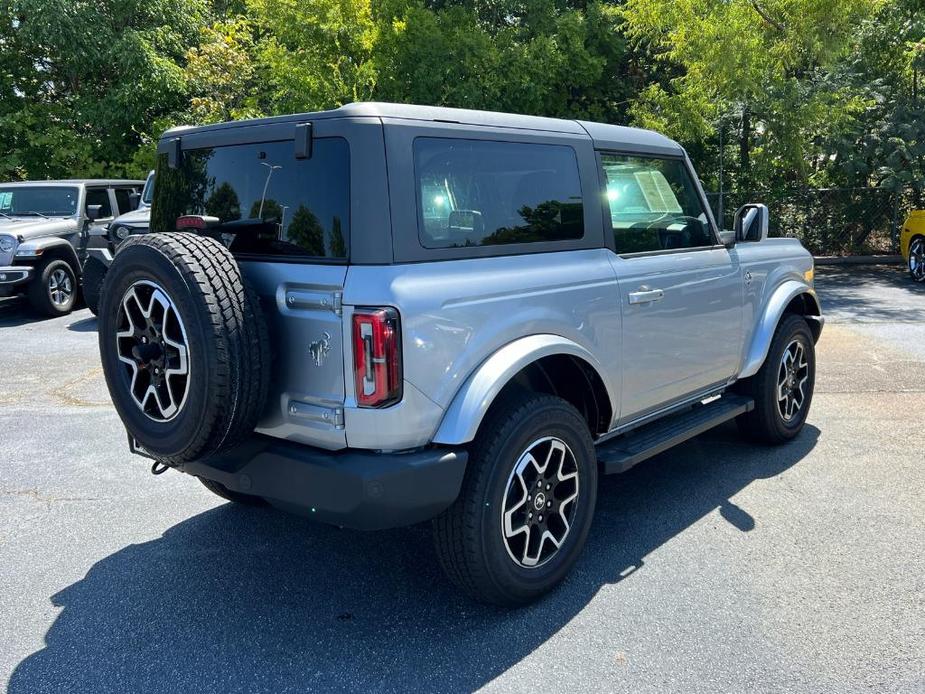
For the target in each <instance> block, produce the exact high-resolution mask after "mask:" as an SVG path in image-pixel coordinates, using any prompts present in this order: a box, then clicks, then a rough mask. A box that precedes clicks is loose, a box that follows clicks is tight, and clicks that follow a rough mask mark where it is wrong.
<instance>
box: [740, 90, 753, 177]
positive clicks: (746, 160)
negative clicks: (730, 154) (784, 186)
mask: <svg viewBox="0 0 925 694" xmlns="http://www.w3.org/2000/svg"><path fill="white" fill-rule="evenodd" d="M751 134H752V116H751V111H749V109H748V105H747V104H746V105H743V106H742V127H741V130H740V132H739V171H740V173H741V177H742V181H743V182H744V183H745V184H746V185H747V187H748V188H751V183H752V176H751Z"/></svg>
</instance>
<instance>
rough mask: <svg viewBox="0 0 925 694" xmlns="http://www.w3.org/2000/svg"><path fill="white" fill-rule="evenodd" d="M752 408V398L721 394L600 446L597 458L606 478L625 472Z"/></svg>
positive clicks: (753, 403)
mask: <svg viewBox="0 0 925 694" xmlns="http://www.w3.org/2000/svg"><path fill="white" fill-rule="evenodd" d="M753 409H755V401H754V400H753V399H752V398H749V397H745V396H742V395H734V394H728V395H723V396H722V397H720V398H718V399H716V400H714V401H713V402H709V403H707V404H705V405H700V404H698V405H694V406H693V407H692V408H691V409H689V410H685V411H683V412H681V413H679V414H673V415H669V416H667V417H664V418H662V419H658V420H656V421H654V422H652V423H651V424H646V425H645V426H641V427H639V428H638V429H634V430H633V431H631V432H629V433H628V434H624V435H623V436H619V437H617V438H615V439H613V440H611V441H607V442H606V443H603V444H601V445H600V446H598V448H597V459H598V460H600V461H601V463H602V464H603V466H604V472H605V473H606V474H608V475H611V474H614V473H618V472H626V471H627V470H629V469H630V468H631V467H633V466H634V465H635V464H636V463H641V462H642V461H643V460H645V459H647V458H651V457H652V456H654V455H658V454H659V453H661V452H662V451H666V450H668V449H669V448H671V447H672V446H676V445H677V444H679V443H681V442H682V441H687V440H688V439H691V438H694V437H695V436H697V435H698V434H702V433H703V432H705V431H707V430H709V429H712V428H713V427H715V426H717V425H719V424H722V423H723V422H726V421H729V420H730V419H733V418H734V417H738V416H739V415H740V414H745V413H746V412H751V411H752V410H753Z"/></svg>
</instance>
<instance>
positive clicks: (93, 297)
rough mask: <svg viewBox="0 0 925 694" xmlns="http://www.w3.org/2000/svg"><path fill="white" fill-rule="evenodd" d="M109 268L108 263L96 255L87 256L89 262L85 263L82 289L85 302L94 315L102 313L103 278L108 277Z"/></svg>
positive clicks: (81, 281) (81, 283) (81, 282)
mask: <svg viewBox="0 0 925 694" xmlns="http://www.w3.org/2000/svg"><path fill="white" fill-rule="evenodd" d="M107 269H108V268H107V267H106V264H105V263H104V262H103V261H102V260H100V259H99V258H96V257H94V256H90V257H89V258H87V262H85V263H84V268H83V275H82V276H81V278H80V289H81V292H82V293H83V298H84V303H85V304H86V305H87V308H88V309H90V313H92V314H93V315H94V316H98V315H99V314H100V292H101V291H102V290H103V279H104V278H105V277H106V270H107Z"/></svg>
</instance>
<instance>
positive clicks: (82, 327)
mask: <svg viewBox="0 0 925 694" xmlns="http://www.w3.org/2000/svg"><path fill="white" fill-rule="evenodd" d="M67 329H68V330H70V331H72V332H75V333H95V332H96V330H97V321H96V316H93V315H91V316H89V317H87V318H82V319H81V320H79V321H75V322H74V323H69V324H68V326H67Z"/></svg>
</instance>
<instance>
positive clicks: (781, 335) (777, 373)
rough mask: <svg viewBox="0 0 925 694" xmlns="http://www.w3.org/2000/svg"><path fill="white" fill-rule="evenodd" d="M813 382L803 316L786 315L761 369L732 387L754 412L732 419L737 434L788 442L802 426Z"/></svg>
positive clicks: (812, 348)
mask: <svg viewBox="0 0 925 694" xmlns="http://www.w3.org/2000/svg"><path fill="white" fill-rule="evenodd" d="M815 382H816V350H815V344H814V342H813V334H812V332H811V331H810V329H809V325H807V323H806V320H805V319H804V318H803V316H799V315H795V314H787V315H785V316H784V317H783V318H782V319H781V321H780V323H779V324H778V326H777V330H776V331H775V332H774V338H773V339H772V340H771V346H770V348H769V349H768V356H767V357H766V358H765V360H764V364H762V366H761V369H760V370H759V371H758V373H756V374H755V375H754V376H752V377H751V378H748V379H745V380H743V381H741V382H739V383H737V384H736V390H737V391H738V392H740V393H742V394H744V395H750V396H751V397H753V398H754V399H755V409H754V410H752V411H751V412H748V413H746V414H743V415H740V416H739V417H737V418H736V423H737V424H738V426H739V431H740V432H741V433H742V434H743V435H745V436H746V437H748V438H750V439H752V440H755V441H760V442H763V443H769V444H779V443H785V442H786V441H790V440H791V439H793V438H794V437H796V436H797V435H798V434H799V433H800V432H801V431H802V430H803V425H804V424H805V423H806V416H807V415H808V414H809V407H810V404H811V403H812V399H813V389H814V386H815ZM782 394H783V396H782Z"/></svg>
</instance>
